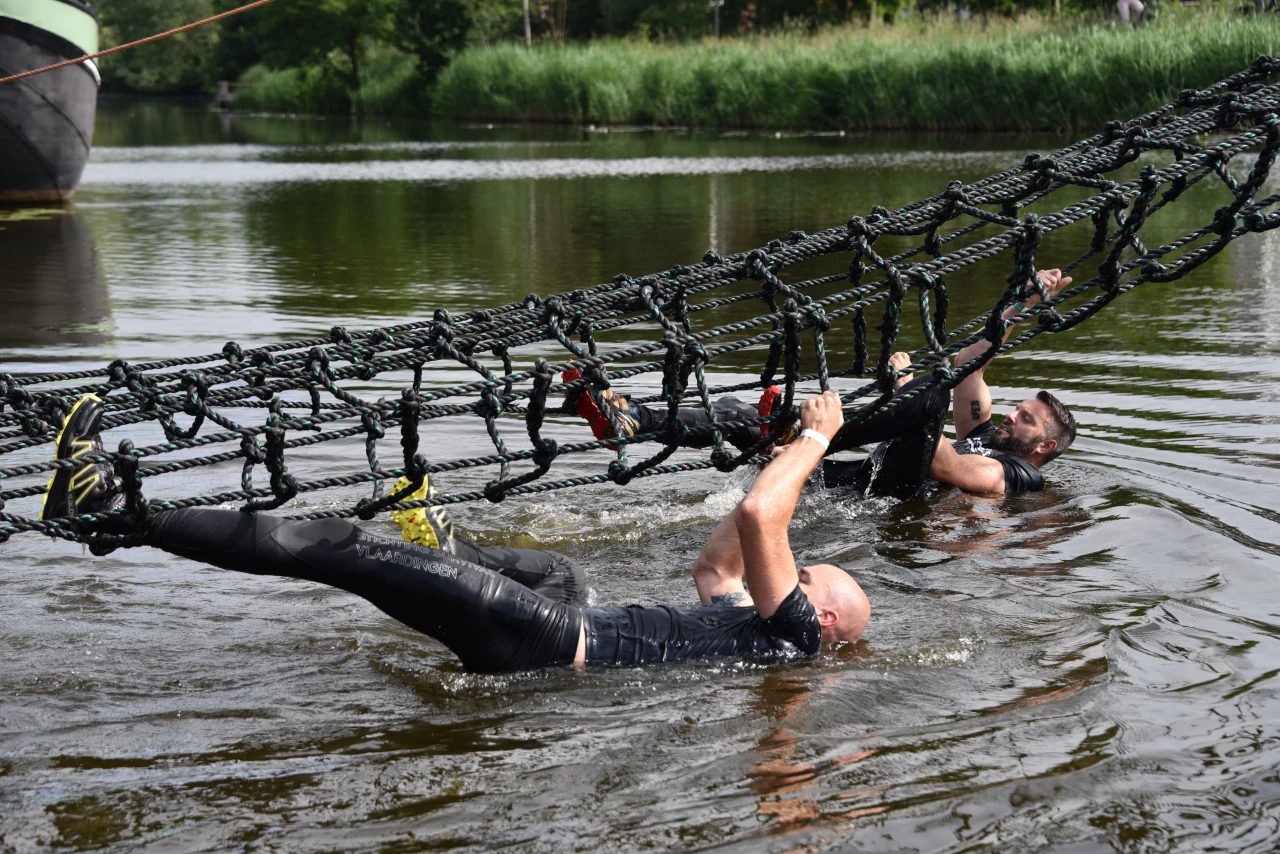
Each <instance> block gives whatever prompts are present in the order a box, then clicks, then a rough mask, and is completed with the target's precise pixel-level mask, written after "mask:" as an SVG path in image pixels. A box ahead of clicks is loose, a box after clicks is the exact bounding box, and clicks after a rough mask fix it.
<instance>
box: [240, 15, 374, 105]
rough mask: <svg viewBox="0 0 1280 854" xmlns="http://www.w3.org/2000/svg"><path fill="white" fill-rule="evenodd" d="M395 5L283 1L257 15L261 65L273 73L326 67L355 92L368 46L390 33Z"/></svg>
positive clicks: (358, 85)
mask: <svg viewBox="0 0 1280 854" xmlns="http://www.w3.org/2000/svg"><path fill="white" fill-rule="evenodd" d="M396 3H397V0H287V2H284V3H273V4H271V5H270V6H267V7H265V8H263V9H262V10H261V11H260V12H258V13H257V14H258V15H259V19H258V22H257V24H258V28H259V34H260V38H261V40H262V43H263V45H264V46H266V56H265V59H267V61H268V62H269V63H271V64H272V65H274V66H276V67H281V66H290V65H304V64H316V63H322V64H328V65H330V66H331V67H332V68H333V69H334V70H336V71H337V72H338V73H339V74H341V75H342V76H343V77H344V78H345V79H346V81H347V86H348V88H349V89H350V90H351V92H352V93H356V92H358V91H359V90H360V75H361V73H362V71H363V66H364V61H365V58H366V55H367V53H368V51H369V49H370V46H371V45H372V44H373V43H375V42H379V41H385V40H387V39H389V38H390V37H391V36H392V34H393V33H394V31H395V11H396Z"/></svg>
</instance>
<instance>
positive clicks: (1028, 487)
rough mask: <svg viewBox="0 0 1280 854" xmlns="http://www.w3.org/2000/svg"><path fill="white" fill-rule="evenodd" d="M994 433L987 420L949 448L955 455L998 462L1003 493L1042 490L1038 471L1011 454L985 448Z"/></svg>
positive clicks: (1041, 475)
mask: <svg viewBox="0 0 1280 854" xmlns="http://www.w3.org/2000/svg"><path fill="white" fill-rule="evenodd" d="M995 432H996V427H995V425H994V424H992V423H991V419H990V418H988V419H987V420H986V421H984V422H982V423H981V424H979V425H978V426H977V427H975V428H973V429H972V430H971V431H969V435H968V436H966V437H965V438H963V439H960V440H959V441H956V442H952V443H951V447H953V448H955V449H956V453H957V454H960V455H961V456H964V455H966V454H979V455H980V456H984V457H990V458H991V459H993V460H996V461H997V462H999V463H1000V466H1001V467H1002V468H1003V469H1004V491H1005V492H1006V493H1010V494H1012V493H1015V492H1039V491H1040V490H1042V489H1044V475H1043V474H1041V473H1040V469H1038V468H1036V467H1035V466H1034V465H1032V464H1031V463H1029V462H1027V461H1026V460H1024V459H1023V458H1022V457H1015V456H1014V455H1013V454H1007V453H1005V452H1004V451H996V450H993V449H992V448H988V447H987V440H989V439H990V438H991V437H992V436H994V435H995Z"/></svg>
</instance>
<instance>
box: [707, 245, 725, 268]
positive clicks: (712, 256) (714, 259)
mask: <svg viewBox="0 0 1280 854" xmlns="http://www.w3.org/2000/svg"><path fill="white" fill-rule="evenodd" d="M702 263H703V264H706V265H707V266H708V267H714V266H715V265H717V264H723V263H724V256H722V255H721V254H720V253H719V252H717V251H715V250H714V249H708V250H707V251H706V252H703V253H702Z"/></svg>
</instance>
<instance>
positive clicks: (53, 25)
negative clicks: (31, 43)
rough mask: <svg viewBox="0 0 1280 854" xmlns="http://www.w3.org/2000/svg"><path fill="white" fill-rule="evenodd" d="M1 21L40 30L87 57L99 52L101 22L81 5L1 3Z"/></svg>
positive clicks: (33, 0) (55, 0)
mask: <svg viewBox="0 0 1280 854" xmlns="http://www.w3.org/2000/svg"><path fill="white" fill-rule="evenodd" d="M0 18H12V19H13V20H15V21H21V22H22V23H24V24H30V25H31V26H33V27H39V28H40V29H42V30H44V31H46V32H49V33H53V34H54V35H55V36H59V37H61V38H64V39H66V40H67V41H69V42H71V43H72V44H73V45H75V46H76V47H78V48H80V49H81V50H82V51H84V52H85V53H86V54H92V53H97V52H98V21H97V20H96V19H95V18H94V17H93V15H91V14H89V13H88V12H86V11H85V10H84V9H82V8H80V7H79V6H74V5H72V4H70V3H64V2H62V0H0Z"/></svg>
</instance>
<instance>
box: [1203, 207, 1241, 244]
mask: <svg viewBox="0 0 1280 854" xmlns="http://www.w3.org/2000/svg"><path fill="white" fill-rule="evenodd" d="M1235 227H1236V212H1235V210H1233V208H1232V206H1231V205H1224V206H1223V207H1220V208H1218V209H1217V210H1216V211H1215V212H1214V214H1213V225H1211V226H1210V227H1209V230H1210V231H1212V232H1213V233H1214V234H1220V235H1222V236H1223V237H1226V236H1227V235H1229V234H1231V232H1232V231H1234V230H1235Z"/></svg>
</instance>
